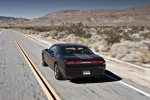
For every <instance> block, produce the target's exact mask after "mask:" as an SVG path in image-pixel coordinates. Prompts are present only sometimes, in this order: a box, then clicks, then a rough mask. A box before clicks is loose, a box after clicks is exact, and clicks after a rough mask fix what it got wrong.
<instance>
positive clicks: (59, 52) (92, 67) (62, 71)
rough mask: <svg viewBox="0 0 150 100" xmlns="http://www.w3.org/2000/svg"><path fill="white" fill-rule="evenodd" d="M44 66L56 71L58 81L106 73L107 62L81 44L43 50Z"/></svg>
mask: <svg viewBox="0 0 150 100" xmlns="http://www.w3.org/2000/svg"><path fill="white" fill-rule="evenodd" d="M42 61H43V63H42V65H43V66H47V65H48V66H50V67H51V68H52V69H53V70H54V75H55V78H56V79H57V80H61V79H65V78H77V77H93V76H99V75H102V74H103V73H104V71H105V66H106V65H105V60H104V59H103V58H102V57H100V56H98V55H96V54H94V53H93V52H92V51H91V50H90V49H89V48H88V47H86V46H84V45H80V44H68V43H61V44H54V45H52V46H51V47H50V48H49V49H44V50H42Z"/></svg>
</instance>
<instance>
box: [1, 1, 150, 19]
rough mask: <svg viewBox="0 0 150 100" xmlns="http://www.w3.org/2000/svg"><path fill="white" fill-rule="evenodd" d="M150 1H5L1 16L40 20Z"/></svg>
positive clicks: (122, 7) (120, 7) (2, 5)
mask: <svg viewBox="0 0 150 100" xmlns="http://www.w3.org/2000/svg"><path fill="white" fill-rule="evenodd" d="M145 4H150V0H3V1H1V2H0V16H11V17H22V18H29V19H32V18H38V17H41V16H43V15H45V14H48V13H50V12H55V11H59V10H91V9H125V8H129V7H136V6H142V5H145Z"/></svg>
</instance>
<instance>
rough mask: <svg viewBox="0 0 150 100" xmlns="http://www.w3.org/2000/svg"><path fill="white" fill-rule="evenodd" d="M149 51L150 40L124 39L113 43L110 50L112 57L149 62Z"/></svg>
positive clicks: (128, 60)
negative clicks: (133, 40) (132, 40)
mask: <svg viewBox="0 0 150 100" xmlns="http://www.w3.org/2000/svg"><path fill="white" fill-rule="evenodd" d="M145 51H146V52H145ZM149 51H150V42H149V40H143V41H139V42H131V41H123V42H121V43H116V44H114V45H112V47H111V50H110V52H111V56H112V57H115V58H118V59H120V60H123V61H127V62H135V63H136V62H141V63H149V60H148V59H149V57H150V56H149V55H150V54H148V53H149Z"/></svg>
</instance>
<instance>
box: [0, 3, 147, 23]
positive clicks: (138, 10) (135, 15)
mask: <svg viewBox="0 0 150 100" xmlns="http://www.w3.org/2000/svg"><path fill="white" fill-rule="evenodd" d="M149 9H150V4H149V5H144V6H140V7H132V8H127V9H122V10H108V9H97V10H61V11H57V12H52V13H49V14H47V15H44V16H42V17H39V18H35V19H31V20H28V19H22V18H21V19H20V18H12V17H6V18H5V17H0V24H1V23H7V24H8V23H9V24H10V23H13V24H14V25H16V26H51V25H66V24H69V23H79V22H82V23H83V24H85V25H89V26H104V25H105V26H116V25H145V26H150V10H149Z"/></svg>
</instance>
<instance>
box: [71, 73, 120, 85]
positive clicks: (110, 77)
mask: <svg viewBox="0 0 150 100" xmlns="http://www.w3.org/2000/svg"><path fill="white" fill-rule="evenodd" d="M120 80H122V78H120V77H119V76H117V75H115V74H114V73H112V72H110V71H108V70H106V71H105V73H104V74H103V75H101V76H99V77H97V78H93V77H91V78H76V79H72V80H70V82H72V83H75V84H90V83H104V82H115V81H120Z"/></svg>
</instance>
